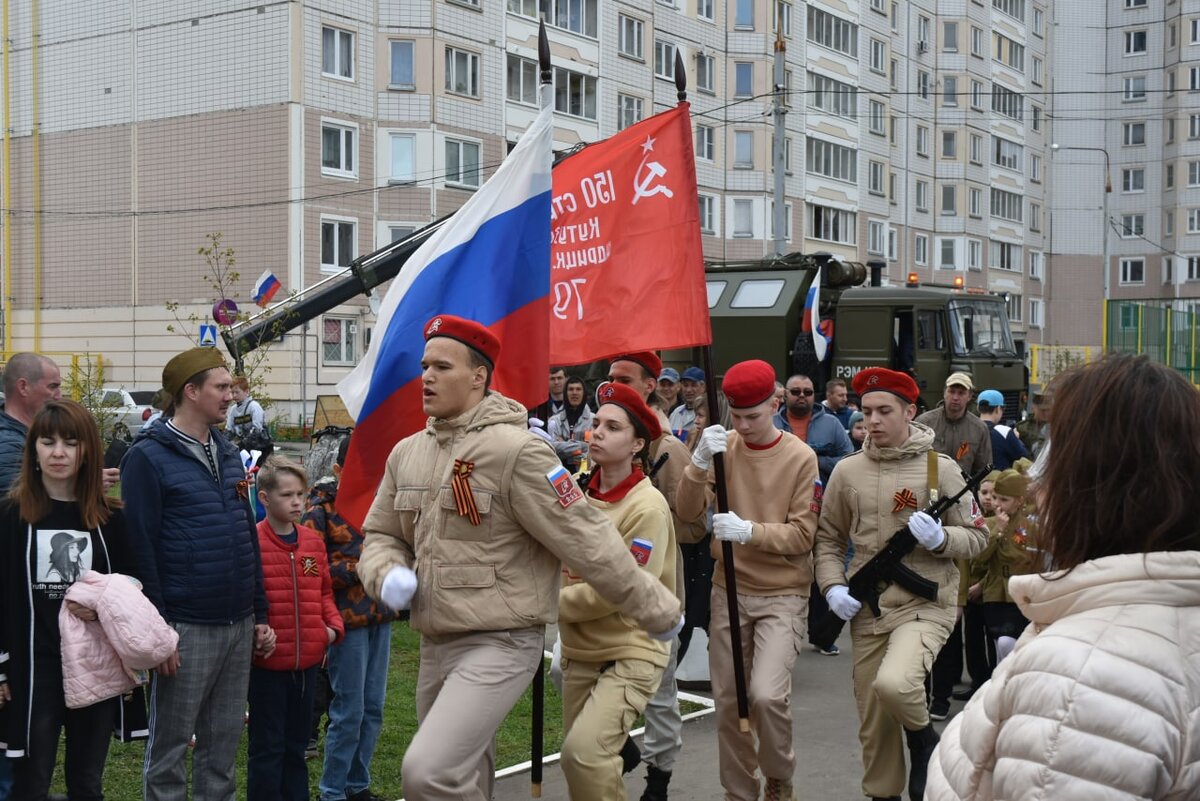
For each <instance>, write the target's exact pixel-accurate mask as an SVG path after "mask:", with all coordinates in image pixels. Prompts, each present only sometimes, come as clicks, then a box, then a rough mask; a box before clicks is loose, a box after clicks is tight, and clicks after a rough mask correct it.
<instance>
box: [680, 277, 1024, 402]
mask: <svg viewBox="0 0 1200 801" xmlns="http://www.w3.org/2000/svg"><path fill="white" fill-rule="evenodd" d="M882 268H883V264H882V262H878V263H874V265H873V267H868V266H867V265H864V264H860V263H857V262H848V261H842V260H840V259H836V258H834V257H832V256H829V255H828V254H815V255H805V254H800V253H792V254H788V255H787V256H784V257H782V258H779V259H768V260H764V261H758V262H740V263H729V264H722V263H712V264H709V265H707V268H706V273H707V283H708V306H709V311H710V314H711V315H712V329H713V362H714V364H713V367H714V370H715V372H716V373H717V374H718V375H720V374H721V373H723V372H724V371H725V369H726V368H728V367H729V366H730V365H732V364H735V363H736V362H739V361H742V360H744V359H763V360H765V361H767V362H769V363H770V364H771V365H772V366H773V367H774V368H775V370H776V373H777V374H778V375H779V376H781V377H786V376H788V375H791V374H792V373H804V374H806V375H809V376H811V377H812V378H813V381H814V384H815V385H816V389H817V395H818V397H821V396H822V395H823V390H824V384H825V382H826V381H828V380H829V379H831V378H842V379H845V380H846V383H847V384H849V383H850V380H851V379H852V378H853V377H854V375H855V373H857V372H858V371H859V370H862V369H864V368H867V367H888V368H891V369H894V370H902V371H905V372H908V373H910V374H911V375H912V376H913V378H914V379H916V381H917V385H918V386H919V387H920V388H921V401H922V405H923V406H924V407H927V408H932V407H934V406H936V405H937V404H938V403H940V402H941V399H942V393H943V389H944V386H945V381H946V378H947V377H948V376H949V375H950V374H951V373H953V372H957V371H962V372H965V373H969V374H970V375H971V376H972V378H973V380H974V382H975V387H976V389H977V390H982V389H998V390H1000V391H1001V392H1002V393H1003V394H1004V400H1005V415H1004V417H1005V419H1006V420H1008V419H1011V420H1019V419H1020V417H1021V414H1020V412H1021V410H1022V409H1023V408H1024V406H1025V400H1026V391H1027V387H1028V370H1027V369H1026V367H1025V364H1024V361H1023V359H1022V358H1021V357H1020V356H1019V355H1018V353H1017V351H1016V349H1015V347H1014V345H1013V337H1012V331H1011V330H1010V328H1009V324H1008V316H1007V314H1006V312H1005V305H1004V299H1003V298H1002V297H1001V296H999V295H996V294H993V293H990V292H986V291H983V290H976V289H964V288H963V287H961V286H955V285H953V284H951V285H933V284H928V283H926V284H924V285H922V284H921V283H920V282H919V281H917V280H916V276H915V275H910V276H909V277H908V280H907V281H906V283H905V284H904V285H901V286H886V287H885V286H880V285H879V284H880V283H881V280H880V276H881V273H882ZM818 270H820V273H821V290H820V299H819V306H818V311H819V315H820V318H821V320H822V321H827V322H826V325H825V326H822V328H825V329H826V330H828V324H829V323H832V340H831V342H830V344H829V347H828V352H827V353H826V358H825V359H824V360H823V361H818V360H817V358H816V353H815V349H814V344H813V337H812V333H811V331H810V330H806V329H805V326H804V325H803V318H804V316H805V313H806V312H805V298H806V297H807V295H808V290H809V288H810V287H811V286H812V283H813V279H814V277H815V276H816V275H817V272H818ZM868 275H871V280H870V282H869V283H870V284H871V285H868ZM663 357H664V361H665V362H667V363H669V364H672V365H673V366H682V365H686V364H700V361H699V353H698V352H696V351H695V349H694V351H693V352H690V353H689V352H687V351H670V352H667V353H664V354H663Z"/></svg>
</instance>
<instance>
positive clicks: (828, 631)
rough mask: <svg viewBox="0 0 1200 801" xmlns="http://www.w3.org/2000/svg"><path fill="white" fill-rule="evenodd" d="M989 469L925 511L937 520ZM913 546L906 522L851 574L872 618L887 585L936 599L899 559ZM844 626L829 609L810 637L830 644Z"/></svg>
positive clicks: (932, 587)
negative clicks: (879, 549)
mask: <svg viewBox="0 0 1200 801" xmlns="http://www.w3.org/2000/svg"><path fill="white" fill-rule="evenodd" d="M990 472H992V466H991V465H988V466H987V467H985V468H983V469H982V470H980V471H979V472H978V473H976V474H975V475H973V476H970V477H969V478H968V479H967V483H966V485H965V486H964V487H963V488H962V489H960V490H959V491H958V492H956V493H954V494H953V495H943V496H942V497H941V498H939V499H938V500H936V501H934V502H933V503H931V504H929V506H928V507H927V508H926V509H925V513H926V514H927V515H929V516H930V517H932V518H933V519H934V520H940V519H941V517H942V515H943V514H945V513H946V512H947V511H948V510H949V509H951V508H953V507H954V505H955V504H956V503H958V501H959V499H960V498H962V496H964V495H966V494H967V493H968V492H974V491H975V490H976V489H978V488H979V485H980V484H982V483H983V480H984V479H985V478H986V477H987V475H988V473H990ZM916 547H917V538H916V537H914V536H913V535H912V532H911V531H909V529H908V524H907V523H905V524H904V527H903V528H901V529H900V530H899V531H897V532H896V533H895V534H893V535H892V537H891V539H889V540H888V542H887V545H885V546H883V549H882V550H881V551H879V553H877V554H875V555H874V556H872V557H871V559H870V560H869V561H868V562H867V563H866V564H865V565H863V566H862V567H860V568H859V569H858V572H856V573H855V574H854V575H853V576H851V577H850V581H849V582H848V583H849V585H850V586H849V590H850V595H851V596H852V597H854V598H856V599H857V600H859V601H861V602H862V603H863V604H866V605H867V606H868V607H870V609H871V614H873V615H875V617H879V615H880V610H879V596H880V595H881V594H882V593H883V591H884V590H886V589H887V587H888V585H889V584H893V583H894V584H899V585H900V586H901V587H903V588H904V589H906V590H908V591H909V592H911V593H912V594H913V595H915V596H917V597H918V598H924V599H925V600H927V601H936V600H937V596H938V585H937V584H936V583H935V582H932V581H930V580H929V579H927V578H925V577H924V576H922V575H920V574H918V573H916V572H915V571H913V570H912V569H911V568H909V567H908V566H907V565H905V564H903V563H902V562H901V561H900V560H901V559H903V558H904V557H906V556H908V555H909V554H910V553H912V552H913V549H914V548H916ZM845 625H846V621H844V620H842V619H841V618H840V617H838V616H837V615H836V614H834V613H833V610H832V609H831V610H829V611H828V612H826V613H825V616H824V617H822V618H821V619H820V620H818V621H817V624H816V625H815V626H813V630H812V632H811V639H812V641H813V642H817V643H833V642H835V641H836V640H837V638H838V635H839V634H841V633H842V627H843V626H845Z"/></svg>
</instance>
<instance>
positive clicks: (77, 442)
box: [0, 400, 137, 801]
mask: <svg viewBox="0 0 1200 801" xmlns="http://www.w3.org/2000/svg"><path fill="white" fill-rule="evenodd" d="M103 467H104V452H103V450H102V449H101V445H100V432H99V430H98V429H97V427H96V422H95V420H94V419H93V418H92V415H91V413H90V412H88V410H87V409H85V408H83V407H82V406H80V405H79V404H78V403H75V402H74V401H69V400H61V401H51V402H50V403H47V404H46V405H45V406H44V407H43V408H42V410H41V411H40V412H38V414H37V416H36V417H34V419H33V422H32V423H31V425H30V426H29V435H28V437H27V438H26V441H25V451H24V453H23V455H22V458H21V473H20V476H19V477H18V478H17V482H16V484H14V485H13V489H12V492H11V494H10V496H9V498H8V499H7V500H6V502H5V503H4V505H3V506H2V507H0V609H2V610H3V611H2V613H0V653H2V652H7V653H8V655H9V660H8V662H7V663H6V664H0V668H2V670H0V674H3V675H0V744H3V745H4V746H5V749H6V753H7V755H8V756H9V757H10V758H12V759H13V779H14V783H13V798H20V799H32V800H33V801H41V799H44V798H46V794H47V792H48V791H49V789H50V778H51V775H52V774H53V772H54V763H55V760H56V757H57V753H58V738H59V733H60V731H61V730H62V728H63V727H64V726H65V727H66V731H67V753H66V780H67V793H68V795H69V796H70V797H71V798H73V799H75V798H78V799H99V798H103V789H102V782H101V780H102V777H103V774H104V761H105V759H106V758H107V756H108V742H109V740H110V739H111V737H112V733H113V727H114V725H115V724H116V722H117V720H118V717H117V716H118V710H119V709H120V706H119V696H116V697H113V698H109V699H107V700H104V701H100V702H99V703H95V704H92V705H90V706H85V707H82V708H79V709H68V708H67V706H66V699H65V695H64V691H63V667H62V652H61V640H60V636H59V622H58V618H59V611H60V609H61V608H62V605H63V603H64V602H65V603H66V604H67V608H68V611H69V612H71V613H72V614H74V615H75V616H76V617H79V618H80V619H83V620H95V619H96V613H95V612H94V611H93V610H91V609H88V608H85V607H83V606H80V605H78V604H75V603H73V602H72V601H64V596H65V595H66V592H67V588H68V587H70V585H71V584H72V583H73V582H74V581H75V580H76V579H78V578H79V574H80V573H81V572H83V571H84V570H95V571H98V572H101V573H123V574H126V575H132V576H136V574H137V564H136V561H135V557H134V555H133V551H132V548H131V546H130V543H129V539H128V536H127V535H126V533H125V523H124V519H123V517H122V515H121V511H120V506H121V502H120V501H119V500H117V499H115V498H111V497H108V496H106V495H105V493H104V488H103V483H102V477H101V469H102V468H103Z"/></svg>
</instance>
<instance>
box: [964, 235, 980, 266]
mask: <svg viewBox="0 0 1200 801" xmlns="http://www.w3.org/2000/svg"><path fill="white" fill-rule="evenodd" d="M967 269H969V270H982V269H983V243H982V242H980V241H979V240H978V239H968V240H967Z"/></svg>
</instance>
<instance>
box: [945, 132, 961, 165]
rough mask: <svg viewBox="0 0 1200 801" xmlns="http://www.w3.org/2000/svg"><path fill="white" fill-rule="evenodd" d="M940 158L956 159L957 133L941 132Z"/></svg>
mask: <svg viewBox="0 0 1200 801" xmlns="http://www.w3.org/2000/svg"><path fill="white" fill-rule="evenodd" d="M942 158H944V159H956V158H958V131H942Z"/></svg>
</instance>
